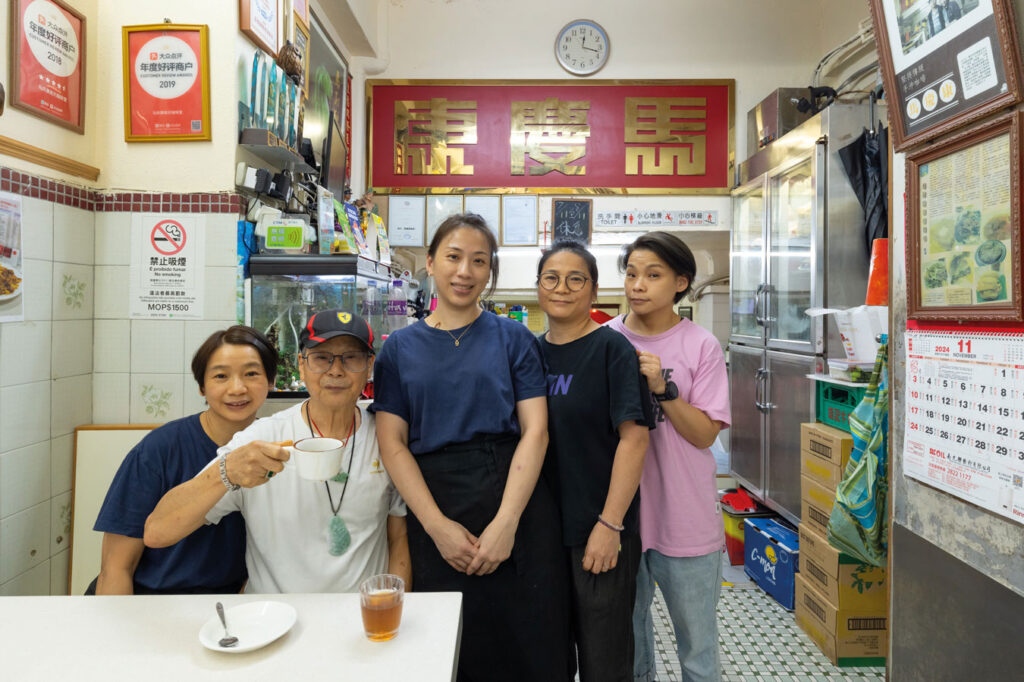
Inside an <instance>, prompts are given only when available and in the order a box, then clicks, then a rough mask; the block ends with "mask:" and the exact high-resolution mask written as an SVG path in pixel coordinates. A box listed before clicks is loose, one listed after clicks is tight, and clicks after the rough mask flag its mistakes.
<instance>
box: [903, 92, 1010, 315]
mask: <svg viewBox="0 0 1024 682" xmlns="http://www.w3.org/2000/svg"><path fill="white" fill-rule="evenodd" d="M1022 119H1024V112H1020V111H1013V112H1010V113H1007V114H1003V115H1002V116H999V117H997V118H995V119H992V120H989V121H985V122H984V123H979V124H976V125H975V126H973V127H971V128H969V129H967V130H964V131H963V132H960V133H957V134H955V135H952V136H950V137H947V138H942V139H941V140H937V141H936V143H935V144H933V145H931V146H929V147H927V148H925V149H921V150H919V151H916V152H912V153H910V154H908V155H907V292H908V296H909V300H908V302H907V317H908V318H910V319H913V320H932V321H938V320H943V321H955V322H968V321H972V322H1022V321H1024V310H1022V301H1024V297H1022V293H1024V286H1022V282H1021V230H1020V219H1021V215H1020V192H1021V163H1022V154H1021V125H1022Z"/></svg>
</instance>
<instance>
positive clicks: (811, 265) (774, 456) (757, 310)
mask: <svg viewBox="0 0 1024 682" xmlns="http://www.w3.org/2000/svg"><path fill="white" fill-rule="evenodd" d="M874 115H875V117H877V118H880V119H882V120H885V116H886V113H885V110H884V108H883V107H878V106H876V107H875V108H874ZM871 116H872V108H871V107H870V106H869V105H868V103H867V102H864V103H863V104H841V103H835V104H832V105H831V106H829V107H828V108H827V109H825V110H824V111H822V112H821V113H819V114H818V115H816V116H815V117H813V118H811V119H809V120H808V121H806V122H804V123H803V124H801V125H800V126H799V127H797V128H795V129H794V130H792V131H790V132H789V133H787V134H786V135H784V136H783V137H781V138H779V139H778V140H776V141H775V142H773V143H772V144H770V145H769V146H767V147H765V148H764V149H762V150H761V151H759V152H758V153H756V154H755V155H754V156H752V157H750V158H749V159H748V160H747V161H745V162H744V163H742V164H741V165H740V178H739V183H740V184H739V187H738V188H737V189H736V190H734V192H733V216H734V225H733V230H732V236H731V239H732V243H731V248H730V259H731V270H730V310H731V324H732V330H731V335H730V342H729V386H730V397H731V401H732V417H733V420H732V428H731V429H730V430H729V433H730V454H731V464H730V473H731V474H732V475H733V476H734V477H735V478H736V479H737V481H739V482H740V483H741V484H742V485H743V486H744V487H746V488H747V489H748V490H749V491H750V492H751V493H753V494H754V496H756V497H757V498H758V499H760V500H761V501H762V502H764V504H766V505H767V506H768V507H770V508H772V509H774V510H775V511H777V512H778V513H779V514H781V515H782V516H783V517H785V518H787V519H788V520H789V521H791V522H794V523H796V522H797V521H798V520H799V517H800V424H801V423H803V422H807V421H814V420H815V412H814V401H815V388H816V387H815V382H814V381H812V380H810V379H808V378H807V377H806V375H807V374H813V373H819V372H822V371H823V369H824V367H825V362H826V360H827V358H828V357H830V356H831V357H840V358H841V357H845V353H844V351H843V347H842V342H841V340H840V338H839V334H838V331H837V330H836V328H835V325H834V324H830V323H829V322H828V319H827V318H824V317H809V316H807V315H806V314H805V311H806V310H807V308H809V307H839V308H845V307H852V306H857V305H862V304H863V303H864V295H865V290H866V287H867V274H868V254H867V251H866V249H865V246H864V244H865V237H864V228H863V210H862V209H861V207H860V204H859V203H858V201H857V198H856V195H855V194H854V191H853V187H852V186H851V185H850V182H849V180H848V178H847V175H846V172H845V170H844V169H843V166H842V161H841V160H840V158H839V150H840V149H841V148H843V147H845V146H846V145H848V144H850V143H851V142H853V141H854V140H855V139H856V138H857V137H858V136H859V135H860V134H861V133H862V132H863V131H864V129H865V128H869V129H870V128H872V125H871Z"/></svg>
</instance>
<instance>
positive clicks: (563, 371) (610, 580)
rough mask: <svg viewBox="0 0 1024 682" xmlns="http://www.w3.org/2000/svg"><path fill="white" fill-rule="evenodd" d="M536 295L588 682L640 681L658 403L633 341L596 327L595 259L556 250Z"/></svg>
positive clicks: (544, 261) (551, 473) (561, 246)
mask: <svg viewBox="0 0 1024 682" xmlns="http://www.w3.org/2000/svg"><path fill="white" fill-rule="evenodd" d="M537 285H538V286H537V298H538V300H539V302H540V307H541V310H543V311H544V312H545V313H546V314H547V318H548V331H547V332H546V333H545V334H543V335H542V336H541V337H540V346H541V352H542V353H543V355H544V361H545V365H546V369H547V375H548V433H549V438H550V441H549V445H548V455H547V459H546V461H545V475H546V476H547V477H549V478H550V480H551V481H552V483H553V487H554V489H555V490H556V492H557V497H558V498H559V503H560V506H561V511H562V542H563V544H564V545H565V547H566V554H567V560H568V561H569V570H570V574H571V576H572V584H571V588H572V589H571V598H572V634H573V639H574V641H575V644H576V648H577V657H578V660H579V667H580V679H581V681H582V682H593V681H595V680H614V681H616V682H619V681H622V680H632V679H633V623H632V617H633V599H634V596H635V594H636V573H637V566H638V564H639V561H640V549H641V547H640V537H639V534H638V530H637V507H638V498H637V496H636V491H637V487H638V485H639V483H640V472H641V470H642V469H643V464H644V454H645V452H646V450H647V442H648V433H647V429H648V426H647V425H648V423H649V421H650V396H649V394H648V392H647V384H646V382H645V381H644V380H643V378H642V377H641V375H640V367H639V363H638V361H637V356H636V351H635V350H634V349H633V347H632V345H630V343H629V341H627V340H626V338H625V337H624V336H622V335H621V334H619V333H618V332H615V331H613V330H611V329H609V328H607V327H602V326H600V325H598V324H597V323H596V322H594V321H593V320H592V319H591V318H590V306H591V304H592V303H593V302H594V301H595V300H596V299H597V261H596V260H595V259H594V256H593V255H592V254H591V253H590V252H589V251H587V250H586V249H585V248H583V247H582V246H581V245H579V244H577V243H575V242H558V243H556V244H555V245H554V246H553V247H552V248H550V249H548V250H547V251H545V252H544V255H542V256H541V259H540V263H539V264H538V266H537Z"/></svg>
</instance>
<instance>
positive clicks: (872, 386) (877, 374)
mask: <svg viewBox="0 0 1024 682" xmlns="http://www.w3.org/2000/svg"><path fill="white" fill-rule="evenodd" d="M886 341H887V339H884V338H883V342H882V345H881V346H880V347H879V349H878V355H877V357H876V358H875V369H874V372H873V373H872V374H871V381H870V383H869V384H868V390H867V393H865V395H864V398H863V399H862V400H861V402H860V404H859V405H857V407H856V408H855V409H854V410H853V412H852V413H851V414H850V433H851V434H852V435H853V452H852V453H851V454H850V461H849V462H848V463H847V465H846V470H845V471H844V473H843V479H842V481H840V483H839V485H838V486H837V488H836V503H835V506H833V507H832V516H831V517H830V518H829V521H828V541H829V543H831V544H832V546H833V547H836V548H837V549H839V550H840V551H843V552H845V553H847V554H849V555H851V556H853V557H856V558H857V559H860V560H861V561H863V562H865V563H868V564H871V565H872V566H884V565H885V564H886V553H887V551H888V545H889V527H888V523H889V517H888V513H887V509H888V508H887V506H886V500H887V498H888V493H889V479H888V473H887V463H886V459H887V454H886V453H887V452H888V450H887V445H888V433H889V366H888V344H887V343H886Z"/></svg>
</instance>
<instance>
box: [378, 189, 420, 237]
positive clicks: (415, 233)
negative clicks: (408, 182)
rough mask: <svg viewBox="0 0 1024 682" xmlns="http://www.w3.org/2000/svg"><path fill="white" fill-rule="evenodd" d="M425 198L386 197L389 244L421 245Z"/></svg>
mask: <svg viewBox="0 0 1024 682" xmlns="http://www.w3.org/2000/svg"><path fill="white" fill-rule="evenodd" d="M426 211H427V199H426V197H423V196H403V195H400V194H398V195H395V194H393V195H391V196H390V197H388V237H389V238H390V239H391V246H423V234H424V226H425V224H426V223H425V221H426Z"/></svg>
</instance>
